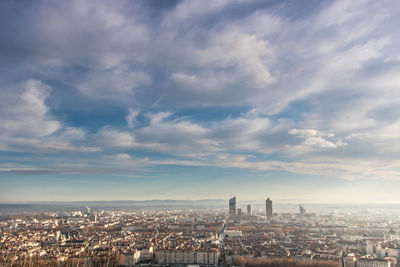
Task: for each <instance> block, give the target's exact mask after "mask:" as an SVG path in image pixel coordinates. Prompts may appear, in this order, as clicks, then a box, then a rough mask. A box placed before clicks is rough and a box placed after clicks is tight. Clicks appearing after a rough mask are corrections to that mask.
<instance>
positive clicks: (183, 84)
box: [0, 0, 400, 203]
mask: <svg viewBox="0 0 400 267" xmlns="http://www.w3.org/2000/svg"><path fill="white" fill-rule="evenodd" d="M399 13H400V2H399V1H396V0H390V1H387V0H382V1H360V0H355V1H348V0H344V1H340V0H338V1H319V0H318V1H314V0H311V1H305V0H304V1H293V0H287V1H258V0H240V1H239V0H229V1H228V0H218V1H202V0H190V1H155V0H148V1H122V0H117V1H105V0H104V1H101V0H100V1H84V0H83V1H78V0H76V1H75V0H72V1H46V0H43V1H42V0H39V1H9V0H5V1H1V2H0V202H2V203H11V202H30V201H74V200H76V201H86V200H145V199H188V200H189V199H228V198H229V197H231V196H234V195H236V196H237V198H238V199H241V200H259V201H261V200H263V199H265V198H266V197H270V198H271V199H273V200H274V201H275V202H278V203H393V202H396V203H398V202H400V194H399V188H400V105H399V103H400V88H399V87H400V31H399V30H398V29H399V26H400V17H399V16H398V14H399Z"/></svg>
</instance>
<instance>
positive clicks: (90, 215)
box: [0, 197, 400, 267]
mask: <svg viewBox="0 0 400 267" xmlns="http://www.w3.org/2000/svg"><path fill="white" fill-rule="evenodd" d="M258 204H259V203H258ZM239 206H240V207H239ZM242 206H243V208H241V207H242ZM255 206H256V207H257V208H256V209H254V208H253V205H252V204H244V203H243V205H242V204H240V205H238V203H237V198H236V197H232V198H231V199H229V201H227V206H226V208H217V207H214V208H209V207H197V208H196V207H192V208H191V207H185V208H172V207H153V208H146V207H142V208H134V207H132V208H131V210H129V211H128V210H125V211H121V210H119V211H118V210H112V209H110V210H103V209H92V208H90V207H88V206H86V207H80V208H75V210H70V211H59V212H54V211H52V212H22V213H21V212H7V213H4V212H3V213H2V214H1V215H0V218H1V221H0V229H1V235H0V236H1V239H0V247H1V254H0V265H4V266H37V265H41V266H48V265H57V266H60V265H61V266H184V265H190V266H277V265H273V264H274V263H275V264H281V265H279V266H332V267H333V266H338V267H339V266H343V267H390V266H392V267H394V266H399V259H400V239H399V234H398V231H399V230H400V212H399V210H397V211H390V210H389V211H388V212H387V213H386V212H385V211H384V210H382V209H378V210H377V211H376V210H375V211H373V210H372V211H368V209H349V210H341V209H339V208H338V209H337V210H336V211H335V210H334V209H329V210H325V209H326V208H324V207H322V208H321V209H320V210H319V211H318V212H309V211H308V210H307V209H306V206H304V205H301V204H300V205H298V210H297V211H293V210H292V212H274V210H273V200H271V199H270V198H267V199H266V200H265V203H264V208H260V205H255ZM388 214H389V215H388ZM282 264H283V265H282ZM296 264H297V265H296Z"/></svg>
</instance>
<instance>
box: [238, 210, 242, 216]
mask: <svg viewBox="0 0 400 267" xmlns="http://www.w3.org/2000/svg"><path fill="white" fill-rule="evenodd" d="M237 215H238V216H239V217H240V216H242V209H238V210H237Z"/></svg>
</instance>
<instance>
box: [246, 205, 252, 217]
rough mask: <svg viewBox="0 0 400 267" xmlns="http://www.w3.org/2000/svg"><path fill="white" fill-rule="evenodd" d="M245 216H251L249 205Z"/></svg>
mask: <svg viewBox="0 0 400 267" xmlns="http://www.w3.org/2000/svg"><path fill="white" fill-rule="evenodd" d="M247 216H251V205H250V204H248V205H247Z"/></svg>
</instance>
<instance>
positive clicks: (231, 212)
mask: <svg viewBox="0 0 400 267" xmlns="http://www.w3.org/2000/svg"><path fill="white" fill-rule="evenodd" d="M229 216H230V217H235V216H236V197H233V198H231V199H229Z"/></svg>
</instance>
